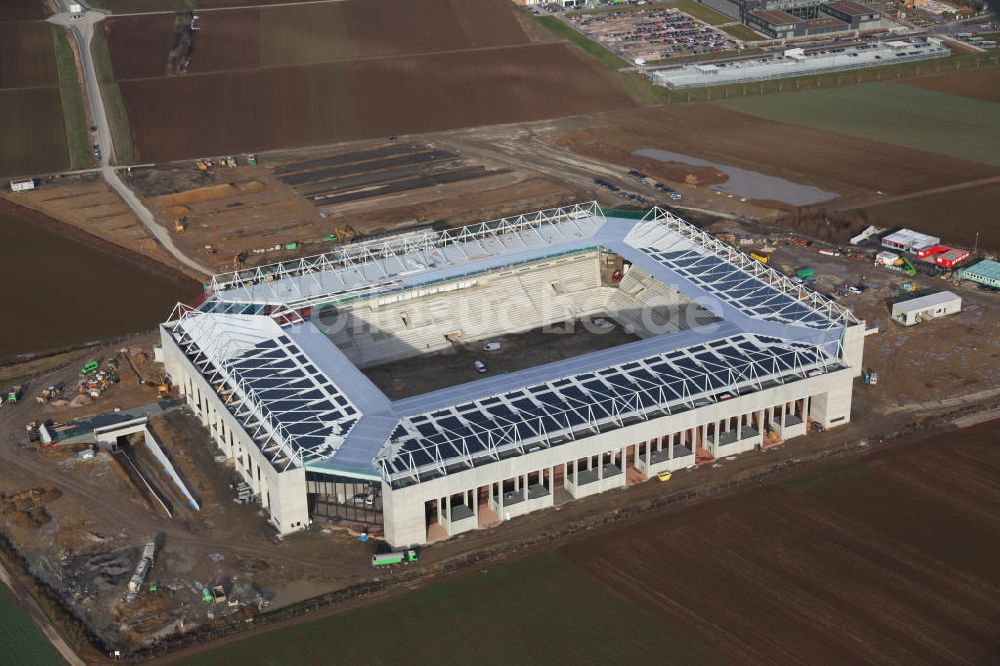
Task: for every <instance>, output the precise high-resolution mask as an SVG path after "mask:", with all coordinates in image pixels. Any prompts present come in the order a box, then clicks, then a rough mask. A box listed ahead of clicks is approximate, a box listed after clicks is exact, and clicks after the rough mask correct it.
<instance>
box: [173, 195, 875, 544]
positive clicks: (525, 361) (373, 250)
mask: <svg viewBox="0 0 1000 666" xmlns="http://www.w3.org/2000/svg"><path fill="white" fill-rule="evenodd" d="M161 339H162V352H163V358H164V362H165V364H166V367H167V369H168V371H169V373H170V374H171V376H172V377H173V379H174V383H175V384H177V385H178V386H179V387H180V390H181V391H182V393H183V394H184V395H185V397H186V399H187V401H188V403H189V404H190V406H191V407H192V409H193V410H194V411H195V412H196V413H197V414H198V415H199V417H200V418H201V419H202V421H203V422H204V423H205V425H206V426H207V427H208V428H209V430H210V432H211V435H212V439H213V440H214V442H215V444H216V445H217V446H218V447H219V449H220V450H221V451H222V452H223V453H224V454H225V455H226V456H227V457H228V458H230V459H232V461H233V462H234V464H235V467H236V469H237V470H238V471H239V473H240V474H241V475H242V476H243V477H244V479H245V480H246V481H247V483H249V484H250V485H251V487H252V488H253V489H254V492H255V493H257V495H258V496H259V498H260V502H261V504H262V505H263V506H264V508H265V509H267V511H268V512H269V515H270V519H271V522H272V523H273V524H274V526H275V528H276V529H277V530H278V531H279V532H281V533H288V532H293V531H296V530H299V529H303V528H304V527H306V526H307V525H308V524H309V522H310V520H311V519H312V518H313V517H316V516H323V517H330V518H335V519H343V520H349V521H354V522H358V523H364V524H366V525H368V526H370V527H371V528H372V529H375V530H381V531H383V533H384V535H385V538H386V540H387V541H388V542H389V543H390V544H392V545H393V546H397V547H399V546H407V545H417V544H421V543H426V542H428V541H432V540H435V539H438V538H445V537H448V536H453V535H455V534H459V533H461V532H465V531H468V530H473V529H479V528H483V527H489V526H491V525H495V524H497V523H499V522H501V521H504V520H508V519H511V518H514V517H515V516H518V515H522V514H524V513H528V512H531V511H536V510H542V509H545V508H548V507H552V506H553V505H555V504H559V503H561V502H564V501H571V500H573V499H577V498H581V497H585V496H587V495H592V494H595V493H600V492H604V491H607V490H611V489H613V488H619V487H622V486H624V485H626V479H633V480H634V479H639V478H651V477H652V476H655V475H657V474H659V473H662V472H664V471H672V470H677V469H681V468H685V467H691V466H694V465H697V464H703V463H706V462H712V461H714V460H715V459H716V458H718V457H724V456H728V455H734V454H736V453H740V452H743V451H749V450H753V449H755V448H763V447H767V446H771V445H774V444H777V443H780V442H781V441H783V440H785V439H788V438H790V437H796V436H800V435H805V434H806V433H807V432H808V431H810V430H811V429H813V428H829V427H834V426H837V425H841V424H844V423H847V422H848V420H849V419H850V410H851V390H852V380H853V377H855V376H856V375H857V374H858V373H859V371H860V365H861V356H862V348H863V342H864V322H862V321H859V320H858V319H856V318H855V317H854V316H853V315H852V314H851V313H850V312H849V311H847V310H845V309H844V308H842V307H840V306H839V305H837V304H836V303H833V302H832V301H829V300H828V299H826V298H824V297H822V296H820V295H819V294H816V293H815V292H812V291H809V290H808V289H806V288H804V287H803V286H801V285H797V284H795V283H793V282H792V281H791V280H789V279H788V278H787V277H785V276H784V275H782V274H780V273H779V272H777V271H775V270H774V269H772V268H769V267H767V266H764V265H762V264H760V263H758V262H755V261H753V260H752V259H750V257H749V256H748V255H746V254H744V253H743V252H741V251H739V250H737V249H736V248H734V247H732V246H729V245H727V244H725V243H722V242H720V241H718V240H716V239H714V238H712V237H711V236H708V235H707V234H705V233H703V232H701V231H700V230H698V229H697V228H695V227H693V226H691V225H689V224H687V223H685V222H684V221H683V220H681V219H679V218H677V217H675V216H674V215H672V214H670V213H669V212H667V211H664V210H660V209H655V208H654V209H653V210H651V211H650V212H649V213H648V214H647V215H646V216H645V217H643V218H642V219H629V218H625V217H615V216H606V215H605V213H604V211H602V210H601V209H600V208H599V207H598V206H597V205H596V204H594V203H590V204H585V205H577V206H572V207H566V208H558V209H552V210H547V211H540V212H536V213H530V214H525V215H521V216H517V217H513V218H506V219H503V220H496V221H492V222H486V223H483V224H478V225H473V226H469V227H463V228H461V229H452V230H447V231H433V232H432V231H426V232H418V233H409V234H404V235H400V236H396V237H389V238H386V239H380V240H379V241H378V242H372V243H362V244H353V245H347V246H344V247H342V248H340V249H338V250H337V251H336V252H332V253H328V254H324V255H319V256H316V257H309V258H305V259H299V260H295V261H289V262H284V263H281V264H274V265H270V266H262V267H258V268H253V269H247V270H242V271H238V272H234V273H226V274H222V275H217V276H215V277H214V278H213V280H212V282H211V284H210V285H209V288H208V289H207V291H206V297H205V300H204V302H202V303H201V304H200V305H198V306H197V307H194V308H191V307H185V306H178V307H177V308H176V309H175V311H174V313H173V315H172V316H171V318H170V319H169V321H167V322H166V323H164V324H163V325H162V326H161ZM490 343H494V344H490Z"/></svg>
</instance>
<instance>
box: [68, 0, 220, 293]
mask: <svg viewBox="0 0 1000 666" xmlns="http://www.w3.org/2000/svg"><path fill="white" fill-rule="evenodd" d="M69 3H70V0H59V8H60V9H61V10H62V11H60V12H59V13H58V14H55V15H54V16H52V17H51V18H50V19H49V22H51V23H55V24H56V25H61V26H64V27H66V28H68V29H69V32H70V34H72V35H73V38H74V39H75V40H76V45H77V51H78V53H79V54H80V64H81V66H82V69H83V90H84V95H85V96H86V98H87V103H88V104H87V105H88V107H89V108H90V116H91V125H96V126H97V143H98V145H99V146H100V147H101V159H100V160H99V162H98V169H99V170H100V172H101V175H102V176H103V177H104V180H106V181H107V182H108V185H110V186H111V189H113V190H114V191H115V192H117V193H118V195H119V196H121V198H122V199H123V200H124V201H125V203H126V204H127V205H128V207H129V208H131V209H132V212H133V213H135V216H136V217H137V218H139V221H140V222H142V225H143V226H144V227H146V229H147V230H148V231H149V233H150V234H152V236H153V237H154V238H155V239H156V240H157V241H159V242H160V244H161V245H162V246H163V247H164V248H166V250H167V251H168V252H169V253H170V254H171V255H173V256H174V258H176V259H177V260H178V261H180V262H181V263H182V264H184V265H185V266H188V267H189V268H192V269H194V270H196V271H198V272H199V273H203V274H205V275H212V274H213V272H214V271H212V269H210V268H208V267H206V266H205V265H204V264H201V263H199V262H197V261H195V260H194V259H191V258H190V257H188V256H187V255H186V254H184V253H183V252H181V251H180V249H179V248H178V247H177V246H176V245H175V244H174V240H173V238H171V237H170V233H169V232H168V231H167V230H166V229H164V228H163V227H162V226H160V225H159V224H157V223H156V220H155V219H154V218H153V213H151V212H150V210H149V209H148V208H146V206H145V205H144V204H143V203H142V202H141V201H140V200H139V197H137V196H136V195H135V192H133V191H132V190H131V189H129V187H128V186H127V185H126V184H125V183H124V182H123V181H122V179H121V177H120V176H119V175H118V172H117V171H115V169H114V168H113V167H112V166H111V159H112V157H114V154H115V146H114V139H113V137H112V135H111V125H110V123H109V122H108V115H107V112H106V111H105V108H104V98H103V97H102V96H101V86H100V83H99V81H98V78H97V68H96V67H95V66H94V59H93V57H92V56H91V53H90V43H91V39H92V38H93V36H94V29H95V26H97V24H98V23H100V22H101V21H103V20H104V19H105V18H107V14H106V13H105V12H102V11H96V10H88V11H87V12H86V13H85V14H84V15H83V18H79V19H76V18H73V16H72V15H71V14H70V13H69V11H68V10H69Z"/></svg>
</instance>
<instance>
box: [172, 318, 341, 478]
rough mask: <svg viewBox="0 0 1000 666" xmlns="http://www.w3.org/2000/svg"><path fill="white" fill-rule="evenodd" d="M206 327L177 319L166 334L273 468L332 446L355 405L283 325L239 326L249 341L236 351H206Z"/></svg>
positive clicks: (328, 451) (327, 450)
mask: <svg viewBox="0 0 1000 666" xmlns="http://www.w3.org/2000/svg"><path fill="white" fill-rule="evenodd" d="M201 316H208V317H211V316H212V315H195V317H196V318H197V317H201ZM260 319H263V318H260ZM227 321H230V322H231V321H232V320H227ZM268 321H270V320H268ZM271 323H273V322H271ZM274 326H275V328H276V330H277V331H280V330H281V329H280V328H277V324H274ZM210 330H211V326H188V327H185V326H177V327H175V328H174V330H173V331H172V335H173V337H174V339H175V340H176V341H177V343H178V345H179V346H180V347H181V349H183V350H185V353H186V354H187V356H188V358H189V359H190V360H191V361H192V362H193V363H195V365H197V366H199V367H200V368H201V369H202V374H203V375H204V376H205V377H206V378H207V379H208V380H209V381H210V382H211V383H212V384H213V386H214V387H215V388H216V390H217V391H218V392H219V393H220V395H222V396H223V403H224V404H226V406H227V407H228V408H229V409H230V411H231V412H232V413H233V414H234V415H236V416H237V417H238V418H239V419H240V420H241V422H242V423H243V424H244V429H245V430H246V431H247V432H248V433H250V434H251V436H253V437H254V440H255V441H256V442H257V444H258V445H259V446H260V447H261V450H262V451H263V452H264V453H265V454H266V455H267V456H268V459H269V460H271V461H272V463H275V467H276V468H277V469H279V470H280V469H281V468H287V467H291V466H296V465H298V464H299V462H300V461H301V458H302V457H313V456H326V455H330V454H332V453H333V452H335V451H336V449H337V447H338V446H339V445H340V443H341V442H343V438H344V437H345V436H346V435H347V433H348V432H349V431H350V430H351V428H352V427H353V426H354V425H355V423H357V421H358V419H359V418H360V417H361V413H360V412H359V411H358V409H357V407H356V406H355V405H354V404H353V403H352V402H351V401H350V400H349V399H348V397H347V396H346V395H345V394H344V393H343V392H342V391H341V390H340V389H339V388H337V386H335V385H334V384H333V383H332V382H331V381H330V379H329V378H328V377H326V375H324V374H323V373H322V372H321V371H320V370H319V369H318V368H317V367H316V366H315V365H314V364H313V363H312V362H311V361H310V360H309V358H308V357H307V356H306V355H305V354H304V353H303V352H302V350H301V349H300V348H299V347H298V345H296V344H295V343H294V342H293V341H292V340H291V339H290V338H289V337H288V336H287V335H284V334H283V333H280V334H278V335H276V336H274V337H264V339H260V338H261V337H262V336H263V335H265V334H266V331H267V329H266V328H261V327H247V328H246V333H245V335H246V337H247V338H251V341H249V342H247V341H244V342H243V344H242V345H241V347H240V348H239V349H238V351H234V352H233V353H232V354H231V355H229V354H226V353H225V351H224V349H227V348H221V347H217V348H216V351H214V352H209V351H207V350H208V349H211V345H210V344H209V343H208V341H207V340H205V339H203V338H205V336H206V335H208V334H209V331H210ZM254 338H255V339H254Z"/></svg>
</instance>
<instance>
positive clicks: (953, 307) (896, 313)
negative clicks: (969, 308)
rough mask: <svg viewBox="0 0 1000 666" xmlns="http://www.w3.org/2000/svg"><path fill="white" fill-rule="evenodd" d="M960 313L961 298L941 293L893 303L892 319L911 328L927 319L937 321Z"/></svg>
mask: <svg viewBox="0 0 1000 666" xmlns="http://www.w3.org/2000/svg"><path fill="white" fill-rule="evenodd" d="M961 311H962V297H961V296H959V295H958V294H956V293H954V292H951V291H941V292H938V293H936V294H928V295H927V296H920V297H919V298H911V299H910V300H908V301H900V302H899V303H894V304H893V306H892V319H893V321H896V322H898V323H900V324H902V325H903V326H913V325H914V324H916V323H918V322H921V321H925V320H927V319H937V318H938V317H943V316H945V315H950V314H955V313H956V312H961Z"/></svg>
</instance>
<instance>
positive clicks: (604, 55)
mask: <svg viewBox="0 0 1000 666" xmlns="http://www.w3.org/2000/svg"><path fill="white" fill-rule="evenodd" d="M535 20H536V21H538V22H539V23H541V24H542V25H544V26H545V27H546V28H548V29H549V32H551V33H553V34H555V35H556V36H558V37H562V38H563V39H565V40H567V41H570V42H573V43H574V44H576V45H577V46H579V47H580V48H581V49H583V50H584V51H586V52H587V53H589V54H590V55H592V56H593V57H595V58H597V59H598V60H600V61H601V62H602V63H604V65H606V66H607V67H608V68H610V69H612V70H615V71H617V70H618V69H620V68H622V67H627V66H628V65H629V63H627V62H626V61H625V60H623V59H622V58H619V57H618V56H616V55H615V54H614V53H612V52H611V51H609V50H607V49H606V48H604V46H602V45H601V44H599V43H597V42H595V41H594V40H593V39H590V38H589V37H587V36H586V35H584V34H582V33H581V32H579V31H578V30H575V29H574V28H573V27H572V26H570V25H568V24H566V23H565V22H563V21H562V20H561V19H559V18H558V17H555V16H536V17H535Z"/></svg>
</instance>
